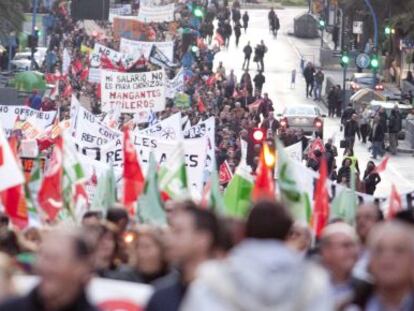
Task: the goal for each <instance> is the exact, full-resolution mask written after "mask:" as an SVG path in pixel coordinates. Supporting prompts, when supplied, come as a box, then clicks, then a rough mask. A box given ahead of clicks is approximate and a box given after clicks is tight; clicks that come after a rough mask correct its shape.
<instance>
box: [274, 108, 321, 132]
mask: <svg viewBox="0 0 414 311" xmlns="http://www.w3.org/2000/svg"><path fill="white" fill-rule="evenodd" d="M279 117H280V119H279V122H280V126H281V127H282V128H292V129H301V130H303V131H304V133H305V135H312V134H314V133H318V134H319V136H320V137H321V138H323V125H324V120H323V118H324V117H326V116H325V115H322V114H321V112H320V110H319V108H318V107H315V106H312V105H306V104H294V105H289V106H288V107H286V108H285V109H284V111H283V113H282V114H279Z"/></svg>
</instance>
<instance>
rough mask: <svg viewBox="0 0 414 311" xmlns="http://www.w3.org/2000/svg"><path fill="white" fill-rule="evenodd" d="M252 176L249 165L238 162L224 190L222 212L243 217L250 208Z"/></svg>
mask: <svg viewBox="0 0 414 311" xmlns="http://www.w3.org/2000/svg"><path fill="white" fill-rule="evenodd" d="M252 190H253V176H252V175H251V174H250V167H248V166H247V165H245V164H240V165H239V166H238V167H237V169H236V172H235V174H234V176H233V178H232V180H231V181H230V183H229V184H228V186H227V188H226V190H225V191H224V195H223V198H224V205H225V211H224V213H225V214H226V215H228V216H231V217H236V218H245V217H247V214H248V213H249V210H250V205H251V194H252Z"/></svg>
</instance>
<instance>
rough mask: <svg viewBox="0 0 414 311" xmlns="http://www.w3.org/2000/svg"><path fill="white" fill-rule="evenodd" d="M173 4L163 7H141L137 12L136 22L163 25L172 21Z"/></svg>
mask: <svg viewBox="0 0 414 311" xmlns="http://www.w3.org/2000/svg"><path fill="white" fill-rule="evenodd" d="M174 8H175V5H174V3H172V4H167V5H163V6H151V7H148V6H144V5H141V6H140V8H139V12H138V20H139V21H141V22H144V23H164V22H172V21H173V20H174Z"/></svg>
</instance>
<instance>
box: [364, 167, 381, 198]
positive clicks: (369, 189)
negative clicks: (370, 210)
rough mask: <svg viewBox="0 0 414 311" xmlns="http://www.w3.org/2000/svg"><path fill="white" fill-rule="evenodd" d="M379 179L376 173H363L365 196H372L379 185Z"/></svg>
mask: <svg viewBox="0 0 414 311" xmlns="http://www.w3.org/2000/svg"><path fill="white" fill-rule="evenodd" d="M380 181H381V177H380V175H379V174H377V173H368V172H367V171H365V173H364V184H365V192H366V193H367V194H374V192H375V189H376V187H377V185H378V184H379V183H380Z"/></svg>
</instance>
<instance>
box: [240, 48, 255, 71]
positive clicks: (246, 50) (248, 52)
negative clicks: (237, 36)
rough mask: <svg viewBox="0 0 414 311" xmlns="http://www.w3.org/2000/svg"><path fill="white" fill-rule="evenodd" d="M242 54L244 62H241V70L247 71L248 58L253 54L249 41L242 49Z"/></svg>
mask: <svg viewBox="0 0 414 311" xmlns="http://www.w3.org/2000/svg"><path fill="white" fill-rule="evenodd" d="M243 53H244V62H243V67H242V69H243V70H249V65H250V58H251V56H252V53H253V49H252V47H251V45H250V41H248V42H247V45H246V46H245V47H244V48H243Z"/></svg>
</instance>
